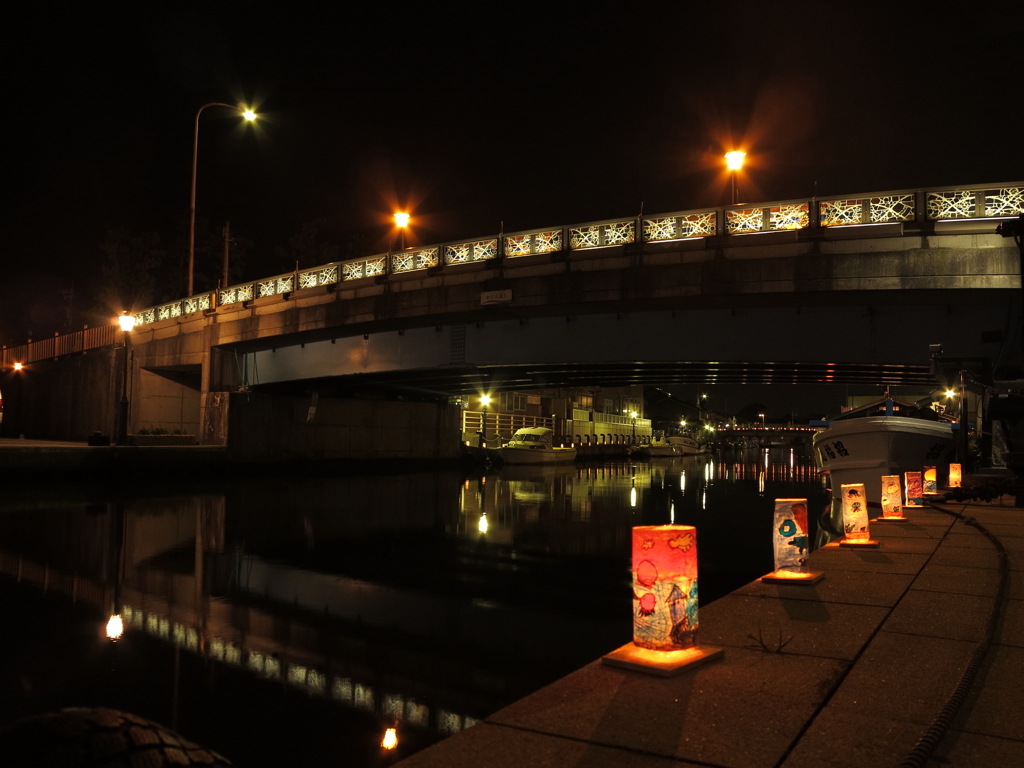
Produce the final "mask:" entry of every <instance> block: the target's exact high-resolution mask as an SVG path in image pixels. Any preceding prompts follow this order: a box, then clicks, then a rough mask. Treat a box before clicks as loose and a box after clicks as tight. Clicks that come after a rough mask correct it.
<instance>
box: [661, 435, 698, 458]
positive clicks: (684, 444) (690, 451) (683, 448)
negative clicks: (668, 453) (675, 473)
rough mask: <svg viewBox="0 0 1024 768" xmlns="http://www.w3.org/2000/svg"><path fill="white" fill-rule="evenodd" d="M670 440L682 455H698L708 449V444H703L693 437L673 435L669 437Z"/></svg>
mask: <svg viewBox="0 0 1024 768" xmlns="http://www.w3.org/2000/svg"><path fill="white" fill-rule="evenodd" d="M668 442H669V444H670V445H671V446H672V447H673V448H675V449H676V453H678V454H679V455H680V456H696V455H697V454H698V453H704V452H705V451H707V446H704V445H701V444H700V443H698V442H697V441H696V440H694V439H693V438H692V437H685V436H683V435H673V436H672V437H670V438H668Z"/></svg>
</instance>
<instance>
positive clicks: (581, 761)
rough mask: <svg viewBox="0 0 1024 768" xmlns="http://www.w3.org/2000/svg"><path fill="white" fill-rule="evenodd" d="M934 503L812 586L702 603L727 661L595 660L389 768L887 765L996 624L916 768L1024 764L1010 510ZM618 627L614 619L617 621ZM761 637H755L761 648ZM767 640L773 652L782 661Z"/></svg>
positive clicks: (1020, 589)
mask: <svg viewBox="0 0 1024 768" xmlns="http://www.w3.org/2000/svg"><path fill="white" fill-rule="evenodd" d="M1012 501H1013V500H1012V499H1011V498H1010V497H1004V499H1002V500H999V501H996V502H993V503H991V504H979V503H972V504H969V505H963V504H948V505H944V508H945V509H947V510H951V511H956V512H959V513H962V514H964V515H969V516H972V517H974V518H976V519H977V520H978V522H979V523H981V524H982V525H983V526H984V527H985V528H987V529H988V530H989V531H990V532H991V533H993V534H994V535H995V536H997V537H998V539H999V540H1000V541H1001V542H1002V545H1003V546H1004V547H1005V549H1006V551H1007V555H1008V565H1009V573H1008V579H1007V582H1006V589H1005V594H1003V595H997V585H998V583H999V579H998V576H999V568H998V563H999V559H998V555H997V552H996V550H995V548H994V547H993V545H992V543H991V542H990V541H989V540H988V538H986V537H985V536H984V535H982V534H981V533H980V532H979V531H978V530H977V529H976V528H974V527H971V526H968V525H966V524H965V523H964V522H963V521H961V520H958V519H957V518H955V517H953V516H952V515H949V514H946V513H945V512H943V511H941V510H940V508H935V509H928V510H921V511H917V512H914V513H913V514H912V515H911V519H910V521H909V522H907V523H896V524H892V523H890V524H887V525H884V524H876V525H875V526H874V527H873V528H872V536H873V537H874V538H877V539H879V540H880V541H881V547H880V548H879V549H877V550H872V551H860V552H856V551H848V550H840V549H837V548H836V549H833V548H826V549H823V550H819V551H817V552H815V553H814V554H813V555H812V558H811V562H810V564H811V566H812V567H813V568H814V569H815V570H824V571H825V573H826V577H825V579H824V581H821V582H819V583H818V584H816V585H814V586H804V587H800V586H788V585H786V586H774V585H766V584H762V583H761V582H759V581H758V582H752V583H751V584H748V585H747V586H745V587H743V588H741V589H738V590H736V591H735V592H733V593H732V594H730V595H727V596H726V597H724V598H722V599H720V600H717V601H715V602H714V603H712V604H710V605H708V606H707V607H705V608H702V609H701V612H700V622H701V624H700V633H701V634H700V637H701V641H702V643H706V644H709V645H719V646H724V647H725V649H726V651H725V657H724V659H723V660H721V661H718V662H715V663H712V664H709V665H707V666H705V667H702V668H699V669H697V670H695V671H692V672H689V673H685V674H683V675H681V676H679V677H677V678H674V679H665V678H660V677H654V676H648V675H643V674H638V673H634V672H627V671H623V670H619V669H615V668H612V667H607V666H603V665H602V664H601V663H600V662H594V663H592V664H590V665H588V666H587V667H584V668H583V669H581V670H579V671H578V672H576V673H574V674H572V675H570V676H568V677H566V678H564V679H562V680H560V681H558V682H557V683H554V684H552V685H550V686H548V687H546V688H544V689H542V690H540V691H538V692H536V693H535V694H533V695H531V696H529V697H528V698H526V699H523V700H522V701H520V702H518V703H516V704H514V705H512V706H510V707H507V708H506V709H504V710H501V711H500V712H497V713H495V714H494V715H492V716H491V717H489V718H487V719H486V720H485V721H483V722H481V723H479V724H478V725H475V726H473V727H472V728H469V729H467V730H465V731H463V732H462V733H460V734H458V735H457V736H454V737H452V738H450V739H448V740H446V741H444V742H441V743H440V744H437V745H435V746H433V747H431V748H429V749H427V750H425V751H423V752H420V753H418V754H416V755H413V756H412V757H410V758H407V759H406V760H404V761H402V762H401V763H400V765H401V766H402V768H434V767H435V766H437V767H438V768H440V767H441V766H443V767H444V768H460V767H461V766H467V767H468V766H473V768H478V767H479V766H495V767H499V766H510V767H511V766H515V768H519V767H520V766H524V765H526V766H531V768H537V767H539V766H544V767H546V766H551V767H552V768H555V767H556V766H557V768H565V767H566V766H609V767H610V766H615V767H616V768H640V767H641V766H642V767H643V768H670V766H705V767H708V766H712V767H719V768H810V767H811V766H849V767H851V768H878V766H895V765H900V764H901V762H902V761H903V760H904V758H905V757H906V756H907V755H908V753H909V752H910V751H911V749H913V747H914V745H915V743H916V742H917V740H918V739H919V738H920V737H921V735H922V734H923V732H924V731H925V729H926V728H927V727H928V725H929V724H930V723H931V722H932V721H933V719H934V718H935V717H936V715H938V713H939V711H940V710H941V709H942V707H943V705H944V703H945V702H946V700H947V699H948V698H949V697H950V696H951V695H952V694H953V692H954V690H955V688H956V687H957V684H958V681H959V679H960V676H961V674H962V673H963V671H964V669H965V668H966V667H967V664H968V661H969V659H970V657H971V655H972V653H973V652H974V651H975V648H976V647H977V646H978V643H979V641H980V640H981V639H982V637H983V635H984V633H985V629H986V623H987V621H988V617H989V615H990V612H991V611H992V609H993V606H994V605H996V603H997V602H998V606H997V607H998V608H999V609H1000V610H1001V616H1000V619H999V621H998V624H997V625H996V633H995V636H994V639H993V641H992V645H991V646H990V648H989V650H988V653H987V654H986V655H985V657H984V661H983V663H982V665H981V668H980V671H979V673H978V675H977V678H976V679H975V682H974V684H973V686H972V687H971V689H970V693H969V694H968V696H967V698H966V701H965V702H964V704H963V706H962V707H961V708H960V711H959V714H958V715H957V717H956V718H955V720H954V721H953V723H952V726H951V728H950V729H949V730H948V731H947V732H946V734H945V736H944V737H943V738H942V740H941V741H940V743H939V745H938V748H937V749H936V751H935V753H934V755H933V756H932V759H931V760H929V761H927V763H925V762H922V763H919V764H920V765H925V764H927V765H934V766H938V765H954V766H1010V765H1024V719H1022V718H1021V712H1024V690H1022V685H1021V683H1022V681H1024V675H1022V672H1024V574H1022V571H1024V509H1020V508H1012V507H1008V506H1002V504H1007V503H1012ZM628 620H629V619H628V617H623V621H628ZM759 635H760V641H759V640H757V639H754V638H757V637H758V636H759ZM780 639H781V641H782V642H784V643H785V646H784V647H783V648H781V649H780V650H779V651H778V652H776V650H777V649H778V646H779V643H780Z"/></svg>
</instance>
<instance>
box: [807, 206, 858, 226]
mask: <svg viewBox="0 0 1024 768" xmlns="http://www.w3.org/2000/svg"><path fill="white" fill-rule="evenodd" d="M818 221H819V222H821V226H823V227H843V226H846V225H847V224H863V223H864V202H863V201H862V200H825V201H823V202H821V203H818Z"/></svg>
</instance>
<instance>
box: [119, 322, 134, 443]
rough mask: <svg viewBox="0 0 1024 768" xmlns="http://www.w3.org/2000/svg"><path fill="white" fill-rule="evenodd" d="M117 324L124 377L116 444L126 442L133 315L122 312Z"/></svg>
mask: <svg viewBox="0 0 1024 768" xmlns="http://www.w3.org/2000/svg"><path fill="white" fill-rule="evenodd" d="M117 324H118V325H119V326H121V339H122V343H121V346H122V347H123V348H124V377H123V378H122V380H121V404H120V408H119V409H118V414H117V444H118V445H125V444H127V442H128V367H129V364H130V358H129V356H128V344H129V340H130V339H131V336H129V335H128V334H129V333H131V330H132V328H134V327H135V315H131V314H128V313H127V312H122V313H121V315H120V317H118V318H117Z"/></svg>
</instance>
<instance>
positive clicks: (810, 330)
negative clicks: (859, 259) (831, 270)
mask: <svg viewBox="0 0 1024 768" xmlns="http://www.w3.org/2000/svg"><path fill="white" fill-rule="evenodd" d="M993 298H994V297H993ZM1009 309H1010V308H1009V307H1008V306H1007V304H1005V303H1001V302H992V303H990V304H987V305H970V306H945V305H943V306H934V305H933V306H921V305H916V306H901V305H898V304H897V305H889V306H874V307H865V306H818V307H802V308H796V307H747V308H743V309H731V310H725V309H723V310H717V309H702V310H686V311H650V312H628V313H614V314H613V313H608V314H593V315H579V316H575V315H569V316H565V315H562V316H557V317H551V316H548V317H536V316H533V317H518V318H503V319H497V320H495V319H491V320H487V321H481V322H475V323H466V324H462V325H437V326H430V327H426V328H423V327H421V328H407V329H404V330H399V331H394V330H388V331H384V332H377V333H366V334H361V335H357V336H348V337H341V336H338V337H336V338H332V339H322V338H321V339H317V340H307V341H305V342H302V341H299V343H295V341H296V340H290V341H289V343H288V344H287V345H282V346H278V347H274V348H271V349H264V350H257V351H247V352H239V353H238V355H237V356H236V358H237V359H236V360H233V361H232V364H231V369H232V370H238V371H240V372H241V373H240V378H241V380H240V381H238V382H237V383H238V384H244V385H246V386H250V387H254V388H260V389H267V390H271V391H281V392H293V393H294V392H303V391H307V392H308V391H310V390H316V391H318V392H321V393H329V392H337V393H339V394H343V393H351V392H356V391H392V392H407V393H409V394H413V393H416V392H418V393H421V394H422V395H425V396H434V395H460V394H472V393H480V392H493V391H501V390H512V389H518V390H526V389H538V388H549V387H586V386H621V385H627V384H671V383H694V384H716V383H717V384H870V385H925V386H928V385H931V384H933V383H934V382H935V378H934V377H933V375H932V374H931V372H930V361H929V345H930V344H936V343H941V344H942V345H943V347H944V350H945V353H946V354H947V355H952V356H961V357H979V356H981V357H989V358H990V359H991V360H992V361H993V363H995V364H996V365H998V363H999V361H1000V360H1001V359H1003V358H1005V357H1006V356H1007V355H1008V354H1009V352H1010V350H1011V348H1012V347H1013V340H1015V334H1013V333H1012V331H1011V328H1012V321H1011V313H1010V311H1009ZM979 353H980V354H979ZM222 370H224V369H222ZM230 383H234V382H230Z"/></svg>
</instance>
